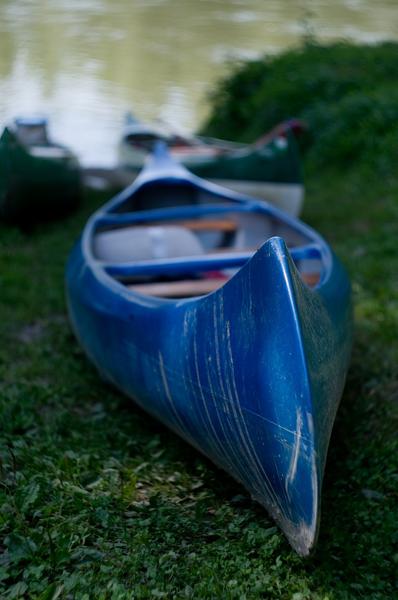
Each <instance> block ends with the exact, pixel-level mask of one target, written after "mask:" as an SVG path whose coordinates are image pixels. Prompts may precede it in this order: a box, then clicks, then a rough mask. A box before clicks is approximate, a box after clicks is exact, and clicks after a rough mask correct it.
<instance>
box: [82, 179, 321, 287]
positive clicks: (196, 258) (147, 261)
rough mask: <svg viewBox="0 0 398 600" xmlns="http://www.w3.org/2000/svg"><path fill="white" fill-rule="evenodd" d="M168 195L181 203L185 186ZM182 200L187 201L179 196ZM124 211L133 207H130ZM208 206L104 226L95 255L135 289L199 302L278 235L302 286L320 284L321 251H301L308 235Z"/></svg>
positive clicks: (260, 215)
mask: <svg viewBox="0 0 398 600" xmlns="http://www.w3.org/2000/svg"><path fill="white" fill-rule="evenodd" d="M147 191H148V190H147ZM153 191H154V196H153V199H154V204H155V205H156V207H157V208H159V206H158V200H160V201H161V203H162V207H163V201H164V195H162V196H160V197H159V198H158V196H157V195H156V187H154V188H153ZM169 191H170V197H172V198H173V200H174V202H173V204H174V206H175V197H176V194H175V192H177V193H178V194H181V185H179V186H176V187H175V188H174V186H172V185H171V186H170V188H169ZM183 191H185V190H183ZM186 191H187V193H188V194H192V195H194V194H196V196H197V198H196V199H197V202H198V203H201V201H202V200H203V199H204V198H205V199H206V200H208V197H207V196H208V195H207V194H206V193H205V192H204V191H203V190H202V191H200V190H196V189H194V188H190V187H187V190H186ZM189 197H191V196H189ZM203 197H204V198H203ZM135 199H136V198H135ZM183 199H185V203H186V196H185V197H184V196H183V195H182V194H181V201H183ZM193 204H195V203H193ZM145 205H146V207H147V206H148V196H147V195H146V196H145ZM152 206H153V205H152ZM123 208H124V209H126V208H128V203H127V205H124V207H123ZM203 208H204V210H203V211H202V212H201V214H200V216H196V218H194V217H193V216H191V215H190V214H188V215H186V214H184V211H182V212H181V214H180V216H179V217H176V216H175V211H174V212H173V213H172V214H170V211H168V210H166V211H163V212H162V211H152V212H151V211H148V213H145V214H147V215H148V217H147V218H145V219H143V220H139V221H138V222H135V223H133V224H131V223H129V224H125V223H122V224H121V225H114V224H113V225H105V226H104V225H102V226H101V222H99V224H98V225H97V229H96V231H95V234H94V236H93V241H92V253H93V256H94V258H95V259H97V260H99V261H101V262H102V263H103V264H105V265H112V266H110V267H109V269H108V273H110V274H112V275H113V276H114V277H115V279H117V280H118V281H120V282H121V283H123V284H124V285H125V286H127V287H128V289H130V290H132V291H135V292H139V293H142V294H145V295H149V296H156V297H163V298H187V297H197V296H202V295H206V294H209V293H211V292H213V291H215V290H217V289H218V288H220V287H221V286H223V285H224V284H225V283H226V282H227V281H228V280H229V279H230V278H231V277H232V276H233V275H234V274H235V273H236V272H237V270H239V268H241V266H243V265H244V264H245V262H246V261H247V260H249V259H250V258H251V256H252V255H253V254H254V253H255V252H256V251H257V250H258V249H259V248H260V247H261V246H262V245H263V244H264V242H265V241H266V240H268V239H269V238H270V237H273V236H279V237H282V238H284V240H285V242H286V244H287V246H288V247H289V248H290V249H291V251H292V258H293V260H294V263H295V265H296V267H297V269H298V271H299V273H300V275H301V277H302V279H303V281H304V282H305V283H306V284H307V285H308V286H309V287H314V286H316V285H317V284H318V282H319V280H320V277H321V274H322V268H323V264H322V259H321V255H320V253H319V251H317V250H316V249H315V250H313V249H312V251H311V252H308V253H304V254H303V253H300V252H299V253H297V251H295V249H296V250H297V249H300V248H303V247H304V248H305V247H308V246H309V245H311V243H312V242H313V240H312V239H311V238H310V237H309V236H307V235H305V234H304V233H302V232H301V231H297V229H296V228H295V227H293V226H291V225H289V224H288V223H286V222H284V221H283V220H281V219H278V217H277V216H275V215H272V214H267V213H266V212H249V211H242V210H237V209H236V208H235V210H234V207H232V206H231V207H229V206H228V204H223V205H217V206H214V205H209V211H208V212H207V213H206V210H205V207H203ZM159 212H160V213H162V215H163V216H162V218H160V217H159ZM190 212H192V210H191V211H190ZM118 265H120V269H118ZM126 265H127V266H128V265H131V269H128V268H125V267H126Z"/></svg>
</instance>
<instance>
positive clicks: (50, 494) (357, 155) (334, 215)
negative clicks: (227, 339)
mask: <svg viewBox="0 0 398 600" xmlns="http://www.w3.org/2000/svg"><path fill="white" fill-rule="evenodd" d="M396 55H397V46H394V45H393V44H385V45H382V46H379V47H377V46H376V47H363V48H359V47H352V46H348V45H336V46H331V47H320V46H316V45H309V46H307V47H305V48H303V49H301V50H300V51H298V52H288V53H286V54H284V55H282V56H280V57H276V58H273V59H264V60H263V61H256V62H254V63H249V64H247V65H243V66H241V67H239V69H238V70H237V71H235V72H234V73H233V74H232V75H231V77H230V78H229V79H228V80H227V81H225V82H223V83H222V85H221V87H220V89H219V90H218V92H217V93H216V95H215V98H214V103H215V104H214V111H213V116H212V118H211V119H210V121H209V123H208V125H207V127H206V130H207V132H208V133H210V132H211V133H215V134H217V135H225V136H226V137H235V138H239V139H251V138H254V137H256V136H258V135H260V134H261V133H262V132H263V131H264V130H266V129H267V128H268V126H270V125H273V124H274V122H275V121H278V120H280V119H282V118H285V117H286V116H291V115H295V116H299V117H304V118H306V119H307V120H308V122H309V123H310V125H311V132H310V139H308V140H307V143H306V147H305V148H304V151H305V152H304V167H305V176H306V177H305V179H306V186H307V197H306V206H305V213H304V219H305V220H306V221H307V222H309V223H310V224H311V225H312V226H314V227H315V228H317V229H318V230H319V231H320V232H321V233H322V234H323V235H325V236H326V237H327V238H328V239H329V240H330V241H331V243H332V244H333V247H334V248H335V250H336V252H337V253H338V254H339V256H340V257H341V258H342V260H343V261H344V263H345V264H346V265H347V267H348V269H349V271H350V274H351V277H352V282H353V292H354V301H355V307H356V308H355V317H356V337H355V345H354V351H353V360H352V367H351V370H350V374H349V378H348V382H347V386H346V390H345V394H344V398H343V401H342V405H341V409H340V411H339V413H338V417H337V422H336V426H335V429H334V433H333V437H332V442H331V447H330V453H329V459H328V464H327V469H326V479H325V484H324V492H323V517H322V525H321V534H320V539H319V544H318V549H317V552H316V553H315V554H314V556H313V557H312V558H310V559H309V560H303V559H300V558H299V557H297V556H296V555H295V554H294V553H293V551H292V550H291V549H290V548H289V546H288V544H287V543H286V541H285V540H284V538H283V536H282V535H281V534H280V532H279V531H278V530H277V528H276V527H275V526H274V524H273V522H272V521H271V520H270V519H269V518H268V517H267V515H266V514H265V512H264V511H263V510H262V509H261V508H260V507H259V506H258V505H257V504H255V503H253V502H251V501H250V499H249V497H248V495H247V494H246V492H245V491H244V490H243V489H242V488H240V487H239V486H238V485H237V484H236V483H235V482H234V481H232V480H230V479H229V478H228V477H227V475H225V474H224V473H221V472H219V471H218V470H217V469H216V467H214V466H213V465H212V464H210V463H209V462H207V461H206V460H205V459H204V458H203V457H202V456H200V455H198V454H197V453H196V452H195V451H194V450H193V449H191V448H189V447H188V446H187V445H186V444H185V443H184V442H182V441H181V440H179V439H178V438H176V437H175V436H174V435H173V434H172V433H170V432H168V431H166V430H165V429H164V428H163V427H162V426H161V425H159V424H158V423H157V422H155V421H154V420H153V419H151V418H149V417H147V416H146V415H145V414H143V413H142V412H141V411H140V410H139V409H137V408H136V407H134V406H133V405H131V403H130V402H129V401H128V400H126V399H125V398H123V397H121V396H120V395H119V394H118V393H116V392H115V391H113V390H112V389H111V388H109V387H107V386H105V385H104V384H103V383H102V382H101V381H100V379H99V378H98V377H97V374H96V372H95V371H94V370H93V368H92V367H91V366H90V365H89V363H88V361H87V360H86V359H85V357H84V356H83V354H82V352H81V350H80V349H79V347H78V344H77V342H76V340H75V339H74V337H73V335H72V332H71V330H70V327H69V324H68V321H67V317H66V309H65V301H64V292H63V270H64V264H65V260H66V256H67V254H68V251H69V249H70V247H71V245H72V243H73V240H74V239H75V238H76V237H77V235H78V234H79V231H80V230H81V228H82V226H83V224H84V222H85V220H86V218H87V216H88V215H89V214H90V213H91V212H92V210H93V209H94V208H95V207H96V206H98V205H99V204H100V203H101V202H102V201H103V197H102V196H101V194H99V193H96V194H91V195H89V196H87V198H86V200H85V203H84V205H83V207H82V208H81V210H80V211H79V212H78V213H77V214H75V215H74V216H72V217H70V218H69V219H67V220H66V221H64V222H62V223H54V224H51V225H46V226H43V227H42V228H41V229H38V230H36V231H35V232H34V233H33V234H31V235H29V236H27V235H24V234H22V233H20V232H19V231H18V230H16V229H12V228H1V229H0V261H1V264H0V286H1V294H0V306H1V313H0V314H1V321H0V335H1V344H0V414H1V417H2V418H1V425H0V427H1V433H0V456H1V463H0V477H1V484H0V597H1V598H5V599H12V598H14V599H18V598H35V599H41V600H50V599H54V600H55V599H56V598H79V599H81V598H82V599H84V600H89V599H114V600H122V599H130V598H151V599H152V598H178V599H183V598H195V599H196V598H208V599H214V598H223V599H233V598H236V599H240V600H243V599H247V600H251V599H260V598H270V599H282V600H285V599H286V600H340V599H341V600H346V599H357V598H366V599H375V600H377V599H391V598H393V597H395V595H396V594H397V584H398V581H397V573H398V530H397V523H398V502H397V500H398V438H397V424H398V409H397V400H398V344H397V332H398V278H397V272H398V253H397V249H396V243H397V239H398V235H397V233H398V232H397V229H398V227H397V223H398V176H397V174H396V170H395V169H394V165H395V162H394V161H395V160H396V158H397V154H396V152H397V150H396V147H397V144H396V140H397V124H398V120H397V118H396V117H397V106H398V104H397V102H396V91H394V89H393V88H394V86H393V80H394V73H395V74H396V60H394V57H396ZM395 79H396V76H395ZM376 84H377V85H376Z"/></svg>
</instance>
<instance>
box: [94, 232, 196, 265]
mask: <svg viewBox="0 0 398 600" xmlns="http://www.w3.org/2000/svg"><path fill="white" fill-rule="evenodd" d="M203 253H204V249H203V246H202V244H201V242H200V240H199V239H198V237H197V236H196V235H195V234H194V233H193V232H192V231H190V230H189V229H187V228H185V227H181V226H177V225H162V226H160V225H156V226H152V227H145V228H144V227H125V228H123V229H116V230H111V231H105V232H102V233H98V234H97V235H96V236H95V238H94V254H95V257H96V258H98V259H99V260H102V261H106V262H112V263H119V262H135V261H145V260H156V259H166V258H178V257H185V256H199V255H201V254H203Z"/></svg>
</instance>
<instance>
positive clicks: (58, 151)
mask: <svg viewBox="0 0 398 600" xmlns="http://www.w3.org/2000/svg"><path fill="white" fill-rule="evenodd" d="M28 152H29V154H30V155H31V156H34V157H35V158H54V159H56V158H66V157H67V156H69V155H70V152H69V151H68V150H67V149H66V148H62V147H61V146H31V147H30V148H28Z"/></svg>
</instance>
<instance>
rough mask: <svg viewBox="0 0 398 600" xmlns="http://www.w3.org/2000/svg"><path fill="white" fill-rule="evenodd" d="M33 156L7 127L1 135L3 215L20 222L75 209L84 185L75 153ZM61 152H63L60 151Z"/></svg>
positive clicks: (0, 199) (0, 203) (0, 201)
mask: <svg viewBox="0 0 398 600" xmlns="http://www.w3.org/2000/svg"><path fill="white" fill-rule="evenodd" d="M52 148H55V149H56V150H57V149H60V150H62V155H63V156H62V158H60V157H59V158H44V157H40V156H34V155H31V154H30V153H29V152H27V151H26V149H25V148H24V147H23V146H22V145H20V144H19V143H18V142H17V141H16V139H15V137H14V136H13V134H12V133H11V132H10V131H8V130H7V129H6V130H5V131H4V133H3V135H2V137H1V138H0V218H1V219H3V220H4V221H7V222H11V223H16V224H21V225H24V224H30V223H32V222H34V221H41V220H48V219H52V218H57V217H62V216H64V215H66V214H68V213H69V212H71V211H72V210H74V209H75V208H76V207H77V205H78V203H79V201H80V198H81V192H82V186H81V175H80V169H79V165H78V162H77V160H76V158H75V156H74V155H73V154H71V153H69V152H68V151H67V150H66V149H63V148H62V147H56V146H54V147H52V146H49V150H50V151H51V149H52ZM60 154H61V152H60Z"/></svg>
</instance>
